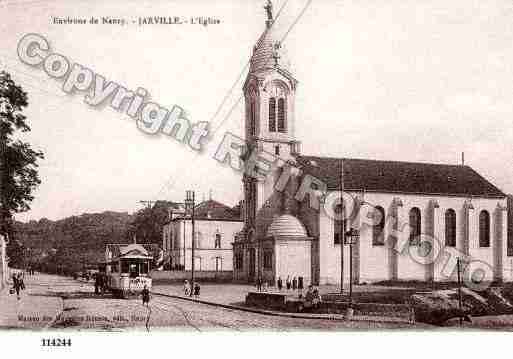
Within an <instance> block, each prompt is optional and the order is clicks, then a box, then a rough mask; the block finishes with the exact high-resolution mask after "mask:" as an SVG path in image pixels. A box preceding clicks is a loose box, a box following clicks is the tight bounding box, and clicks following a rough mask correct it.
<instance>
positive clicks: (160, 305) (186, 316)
mask: <svg viewBox="0 0 513 359" xmlns="http://www.w3.org/2000/svg"><path fill="white" fill-rule="evenodd" d="M153 303H155V299H154V300H153ZM157 305H158V306H157V307H156V308H157V309H160V310H163V311H167V312H170V311H169V310H167V309H164V308H166V306H170V307H172V308H174V309H175V310H178V311H179V312H180V313H181V314H182V316H183V317H184V319H185V321H186V322H187V324H188V325H189V326H191V327H193V328H194V329H196V330H197V331H199V332H201V331H202V330H201V329H200V327H199V326H198V325H195V324H193V322H192V318H191V317H190V313H188V312H187V311H186V310H184V309H183V308H182V307H180V306H179V305H177V304H173V303H170V302H169V301H157ZM201 321H202V322H206V323H207V324H209V325H211V326H212V327H213V328H215V327H222V328H226V329H230V330H235V331H241V329H240V328H238V327H236V326H231V325H227V324H224V323H222V322H220V321H217V320H212V319H207V318H202V319H201Z"/></svg>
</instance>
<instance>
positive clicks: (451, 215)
mask: <svg viewBox="0 0 513 359" xmlns="http://www.w3.org/2000/svg"><path fill="white" fill-rule="evenodd" d="M445 245H446V246H447V247H456V212H454V209H452V208H449V209H448V210H447V211H445Z"/></svg>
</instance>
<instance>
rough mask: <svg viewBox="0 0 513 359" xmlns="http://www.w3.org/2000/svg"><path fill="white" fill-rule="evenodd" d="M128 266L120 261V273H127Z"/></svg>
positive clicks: (125, 262)
mask: <svg viewBox="0 0 513 359" xmlns="http://www.w3.org/2000/svg"><path fill="white" fill-rule="evenodd" d="M128 271H129V266H128V262H127V261H121V273H128Z"/></svg>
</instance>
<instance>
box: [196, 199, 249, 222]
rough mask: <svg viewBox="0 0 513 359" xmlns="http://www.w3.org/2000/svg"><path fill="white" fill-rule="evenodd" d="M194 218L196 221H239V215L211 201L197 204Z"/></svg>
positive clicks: (231, 209)
mask: <svg viewBox="0 0 513 359" xmlns="http://www.w3.org/2000/svg"><path fill="white" fill-rule="evenodd" d="M194 217H195V219H198V220H224V221H240V213H237V212H236V211H234V210H233V208H231V207H228V206H227V205H225V204H222V203H220V202H217V201H214V200H213V199H210V200H208V201H203V202H201V203H200V204H198V205H197V206H196V208H195V211H194Z"/></svg>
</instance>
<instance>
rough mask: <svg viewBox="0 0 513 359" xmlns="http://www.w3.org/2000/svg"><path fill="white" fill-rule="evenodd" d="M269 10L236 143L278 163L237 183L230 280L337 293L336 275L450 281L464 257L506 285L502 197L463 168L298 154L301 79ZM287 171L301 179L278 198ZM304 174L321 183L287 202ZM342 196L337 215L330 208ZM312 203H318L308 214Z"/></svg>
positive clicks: (483, 276)
mask: <svg viewBox="0 0 513 359" xmlns="http://www.w3.org/2000/svg"><path fill="white" fill-rule="evenodd" d="M266 10H267V20H266V22H265V30H264V32H263V34H262V35H261V37H260V38H259V39H258V41H257V43H256V45H255V46H254V48H253V53H252V56H251V60H250V67H249V71H248V75H247V78H246V80H245V83H244V86H243V92H244V100H245V122H244V123H245V126H244V131H245V134H244V136H245V141H246V144H247V146H248V148H252V149H258V150H261V151H265V152H267V153H272V154H274V155H275V156H278V157H279V158H281V159H282V160H283V161H281V165H278V166H274V167H273V169H272V171H271V174H270V175H267V176H266V177H265V178H254V177H252V176H249V175H248V174H244V176H243V191H244V206H243V217H244V224H243V228H242V230H241V231H240V232H239V233H238V234H237V235H236V237H235V240H234V243H233V271H234V279H235V280H237V281H242V282H254V281H256V280H258V279H261V280H262V281H265V282H269V283H274V282H275V281H276V280H277V279H278V278H282V280H284V281H285V278H287V277H288V276H289V277H290V278H293V277H303V279H304V282H305V283H306V284H309V283H312V284H316V285H319V284H340V282H341V278H343V281H344V283H348V281H349V280H350V278H351V280H352V281H353V282H354V283H373V282H379V281H385V280H420V281H452V280H455V279H456V276H457V272H456V263H457V262H458V263H460V262H459V261H458V259H461V261H462V262H461V263H462V265H463V271H466V272H465V273H466V274H468V275H469V276H471V277H472V279H473V280H474V279H475V278H474V276H476V275H477V277H479V278H478V279H477V280H482V281H491V280H496V281H502V280H511V279H512V275H511V268H512V267H513V265H512V262H513V257H509V256H508V252H507V196H506V195H505V194H504V193H503V192H502V191H501V190H500V189H498V188H497V187H496V186H494V185H493V184H492V183H490V182H489V181H488V180H486V179H485V178H484V177H483V176H481V175H480V174H479V173H477V172H476V171H474V170H473V169H472V168H471V167H469V166H467V165H464V164H463V163H462V164H461V165H447V164H434V163H412V162H400V161H381V160H372V159H353V158H330V157H319V156H309V155H304V154H302V153H301V146H300V143H301V142H300V140H299V139H298V138H296V136H295V127H296V120H297V119H300V116H296V115H297V114H296V111H295V94H296V89H297V86H298V81H297V79H296V78H295V77H294V74H293V73H292V72H291V67H290V59H289V58H288V56H287V52H286V49H285V47H284V45H283V44H282V43H281V38H280V37H279V36H278V34H277V32H276V31H275V29H274V27H273V23H274V19H273V14H272V5H271V3H270V2H268V4H267V6H266ZM288 166H293V167H294V168H296V169H298V170H297V171H296V172H295V175H293V176H291V177H290V178H289V180H288V181H287V183H286V186H285V188H284V190H280V191H277V190H276V182H277V181H278V179H279V178H280V175H281V174H283V172H284V171H285V170H286V168H287V167H288ZM307 177H308V178H315V179H316V180H317V181H319V183H320V184H321V185H319V184H316V185H315V186H312V188H313V189H314V190H317V191H310V192H309V194H308V195H307V196H306V198H304V199H298V198H297V196H295V195H294V193H296V192H297V191H298V188H299V187H300V186H302V184H303V183H304V180H305V178H307ZM321 187H322V188H321ZM310 189H311V188H310ZM319 189H322V191H319ZM319 192H322V193H321V194H320V195H319V196H316V195H314V193H319ZM341 193H343V194H344V203H345V206H344V209H341V208H342V207H341V206H340V204H339V205H338V207H337V206H335V208H334V209H333V210H330V209H329V208H327V207H329V206H327V204H328V202H329V199H330V198H334V197H338V198H340V196H341ZM346 197H347V198H351V199H352V205H351V206H350V205H349V200H345V199H346ZM316 201H318V202H319V204H320V205H319V206H314V205H312V202H316ZM339 203H340V202H339ZM330 206H331V203H330ZM349 207H351V208H349ZM337 210H338V212H337ZM334 213H335V214H336V213H344V214H345V215H344V216H343V217H340V216H337V215H334ZM351 233H352V234H354V233H357V234H356V235H353V236H349V235H348V234H351ZM347 239H350V240H347ZM346 241H347V242H348V243H351V245H348V244H345V243H346ZM341 246H342V247H341ZM476 273H477V274H476Z"/></svg>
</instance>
